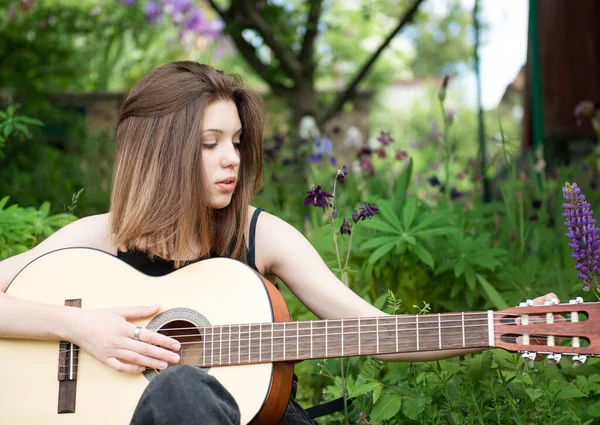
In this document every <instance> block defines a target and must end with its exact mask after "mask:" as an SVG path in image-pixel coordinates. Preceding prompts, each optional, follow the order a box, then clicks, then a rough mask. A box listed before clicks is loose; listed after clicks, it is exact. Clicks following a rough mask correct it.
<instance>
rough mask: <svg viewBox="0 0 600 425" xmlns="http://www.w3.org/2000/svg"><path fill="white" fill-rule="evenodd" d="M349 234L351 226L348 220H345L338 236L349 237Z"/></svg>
mask: <svg viewBox="0 0 600 425" xmlns="http://www.w3.org/2000/svg"><path fill="white" fill-rule="evenodd" d="M350 233H352V226H351V225H350V220H348V219H347V218H345V219H344V222H343V223H342V227H340V234H342V235H349V234H350Z"/></svg>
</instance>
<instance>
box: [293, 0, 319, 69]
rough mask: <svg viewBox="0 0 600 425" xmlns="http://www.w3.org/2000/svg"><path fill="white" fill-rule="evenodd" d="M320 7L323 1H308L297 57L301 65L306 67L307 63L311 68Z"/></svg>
mask: <svg viewBox="0 0 600 425" xmlns="http://www.w3.org/2000/svg"><path fill="white" fill-rule="evenodd" d="M322 6H323V0H310V10H309V12H308V19H307V20H306V32H305V33H304V40H302V49H301V50H300V55H299V56H298V58H299V60H300V64H301V65H303V66H306V63H307V62H309V63H310V67H311V68H312V61H313V57H314V48H315V38H316V37H317V34H318V33H319V28H318V25H319V19H320V18H321V10H322Z"/></svg>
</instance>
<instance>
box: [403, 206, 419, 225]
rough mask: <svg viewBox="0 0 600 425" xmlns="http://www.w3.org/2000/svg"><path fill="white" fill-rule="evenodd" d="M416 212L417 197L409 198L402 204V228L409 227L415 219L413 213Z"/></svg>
mask: <svg viewBox="0 0 600 425" xmlns="http://www.w3.org/2000/svg"><path fill="white" fill-rule="evenodd" d="M416 213H417V199H416V198H409V199H408V200H407V201H406V203H405V204H404V208H403V209H402V224H404V229H406V230H408V229H410V226H411V225H412V223H413V220H414V219H415V215H416Z"/></svg>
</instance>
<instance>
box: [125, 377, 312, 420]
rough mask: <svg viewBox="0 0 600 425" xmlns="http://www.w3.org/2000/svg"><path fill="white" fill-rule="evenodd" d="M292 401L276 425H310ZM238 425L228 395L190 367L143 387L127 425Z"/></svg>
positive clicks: (302, 412) (304, 414) (307, 417)
mask: <svg viewBox="0 0 600 425" xmlns="http://www.w3.org/2000/svg"><path fill="white" fill-rule="evenodd" d="M295 394H296V382H294V383H293V388H292V397H291V398H290V401H289V403H288V406H287V409H286V411H285V414H284V415H283V418H282V419H281V421H280V422H279V425H312V424H313V422H312V421H311V419H310V418H309V416H308V414H307V413H306V411H305V410H304V409H303V408H302V407H300V405H299V404H298V403H297V402H296V401H295V400H294V395H295ZM239 423H240V411H239V409H238V406H237V403H236V402H235V400H234V398H233V397H232V396H231V394H230V393H229V392H228V391H227V390H226V389H225V388H224V387H223V386H222V385H221V384H220V383H219V381H217V380H216V379H215V378H214V377H212V376H211V375H209V374H208V373H206V372H205V371H204V370H202V369H200V368H197V367H193V366H175V367H171V368H169V369H167V370H166V371H164V372H162V373H160V374H159V375H158V377H156V378H154V379H153V380H152V381H150V383H149V384H148V387H146V390H145V391H144V393H143V394H142V397H141V398H140V401H139V402H138V405H137V407H136V409H135V412H134V414H133V419H132V420H131V425H176V424H177V425H179V424H185V425H188V424H189V425H193V424H210V425H213V424H215V425H217V424H219V425H229V424H236V425H239Z"/></svg>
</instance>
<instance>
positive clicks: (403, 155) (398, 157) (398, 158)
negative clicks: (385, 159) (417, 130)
mask: <svg viewBox="0 0 600 425" xmlns="http://www.w3.org/2000/svg"><path fill="white" fill-rule="evenodd" d="M405 158H408V153H406V151H398V152H396V161H402V160H403V159H405Z"/></svg>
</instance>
